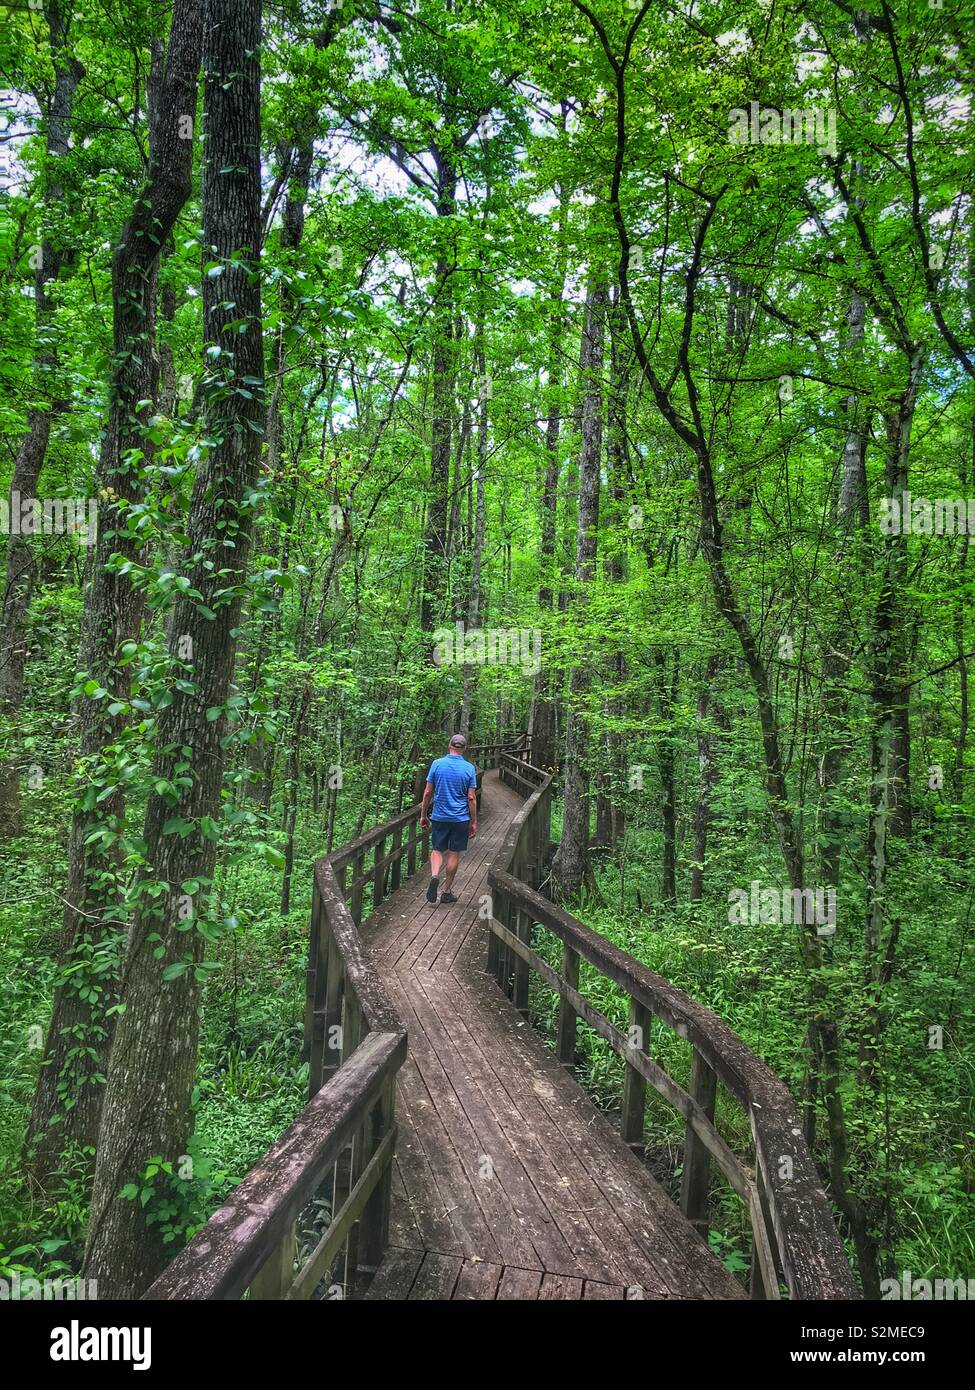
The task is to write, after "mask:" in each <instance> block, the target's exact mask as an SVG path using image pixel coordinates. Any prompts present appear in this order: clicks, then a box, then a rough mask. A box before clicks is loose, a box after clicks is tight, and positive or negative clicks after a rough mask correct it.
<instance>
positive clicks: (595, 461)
mask: <svg viewBox="0 0 975 1390" xmlns="http://www.w3.org/2000/svg"><path fill="white" fill-rule="evenodd" d="M608 304H609V295H608V292H607V289H606V286H605V285H604V284H598V285H595V286H594V287H593V288H592V289H591V290H590V293H589V298H588V303H587V305H586V321H585V327H584V329H583V336H582V350H581V353H580V360H579V368H580V373H579V374H580V378H581V383H582V391H583V402H582V451H581V457H580V463H579V521H578V528H577V531H576V564H575V579H576V592H575V596H574V600H573V606H574V607H575V609H576V610H577V611H580V610H581V609H582V608H583V607H584V605H585V602H586V597H585V595H586V589H585V586H586V585H587V584H589V583H591V582H592V579H593V578H594V576H595V572H596V539H597V537H596V528H597V526H598V523H599V473H600V464H601V456H602V435H603V381H602V372H603V342H604V338H605V332H606V313H607V308H608ZM589 684H590V681H589V666H588V663H587V661H586V659H585V657H582V658H581V659H579V660H577V661H576V663H575V665H574V667H573V670H572V675H571V677H570V680H569V710H568V716H567V720H566V736H565V788H564V792H563V806H562V839H561V841H560V843H559V848H558V851H557V853H556V856H555V861H554V863H553V866H552V874H553V878H554V880H555V884H556V889H557V892H558V896H559V897H561V898H571V897H574V896H575V895H576V894H577V893H578V892H579V890H580V889H581V887H582V885H583V883H585V882H587V881H588V880H589V879H590V878H591V869H590V866H589V769H588V766H587V757H588V751H589V733H588V725H587V723H586V715H585V713H584V711H583V702H584V699H585V696H586V694H587V692H588V690H589Z"/></svg>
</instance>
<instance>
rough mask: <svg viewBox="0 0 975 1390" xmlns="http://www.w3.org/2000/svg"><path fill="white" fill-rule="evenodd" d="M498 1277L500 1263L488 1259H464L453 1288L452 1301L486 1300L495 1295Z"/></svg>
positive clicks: (499, 1275)
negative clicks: (493, 1262) (496, 1263)
mask: <svg viewBox="0 0 975 1390" xmlns="http://www.w3.org/2000/svg"><path fill="white" fill-rule="evenodd" d="M500 1278H501V1266H500V1265H495V1264H491V1263H490V1262H489V1261H488V1260H465V1261H464V1267H463V1269H462V1270H461V1272H460V1277H459V1278H458V1280H457V1284H456V1286H455V1288H454V1299H453V1301H454V1302H455V1303H463V1302H467V1301H473V1300H477V1301H478V1302H482V1303H483V1302H487V1301H489V1300H491V1299H493V1298H494V1297H495V1296H496V1294H497V1291H498V1282H499V1280H500Z"/></svg>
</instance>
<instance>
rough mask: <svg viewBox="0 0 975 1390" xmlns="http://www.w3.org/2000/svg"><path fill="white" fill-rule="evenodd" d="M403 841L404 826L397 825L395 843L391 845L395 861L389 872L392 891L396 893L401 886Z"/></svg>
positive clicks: (394, 834)
mask: <svg viewBox="0 0 975 1390" xmlns="http://www.w3.org/2000/svg"><path fill="white" fill-rule="evenodd" d="M402 841H403V827H402V826H401V825H397V827H396V829H395V830H394V831H393V843H392V845H391V846H390V851H389V852H390V854H391V855H392V856H393V862H392V866H391V868H390V874H389V888H390V892H391V893H395V892H396V890H397V888H398V887H399V879H400V860H401V858H402V855H403V850H402Z"/></svg>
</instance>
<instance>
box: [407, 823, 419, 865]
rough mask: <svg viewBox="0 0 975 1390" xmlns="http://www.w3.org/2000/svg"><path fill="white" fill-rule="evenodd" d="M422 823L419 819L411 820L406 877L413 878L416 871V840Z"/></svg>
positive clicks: (408, 829) (408, 830) (408, 828)
mask: <svg viewBox="0 0 975 1390" xmlns="http://www.w3.org/2000/svg"><path fill="white" fill-rule="evenodd" d="M419 828H420V823H419V821H418V820H411V821H410V823H409V826H408V827H407V832H408V834H409V839H408V840H407V842H406V877H407V878H412V877H413V875H414V874H415V873H416V842H417V838H418V831H419Z"/></svg>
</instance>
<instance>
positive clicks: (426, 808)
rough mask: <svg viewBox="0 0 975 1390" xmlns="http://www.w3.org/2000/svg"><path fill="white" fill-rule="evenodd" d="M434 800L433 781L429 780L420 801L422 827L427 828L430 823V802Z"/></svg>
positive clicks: (422, 828)
mask: <svg viewBox="0 0 975 1390" xmlns="http://www.w3.org/2000/svg"><path fill="white" fill-rule="evenodd" d="M432 800H433V783H432V782H428V783H427V784H426V786H425V787H424V788H423V800H422V801H421V802H420V829H421V830H425V829H426V828H427V826H428V825H429V824H430V803H431V801H432Z"/></svg>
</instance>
